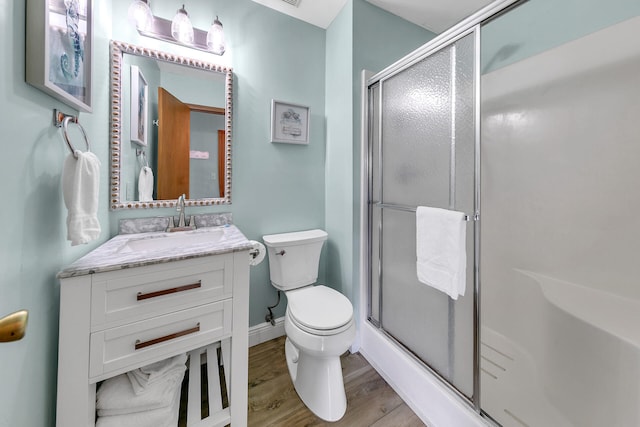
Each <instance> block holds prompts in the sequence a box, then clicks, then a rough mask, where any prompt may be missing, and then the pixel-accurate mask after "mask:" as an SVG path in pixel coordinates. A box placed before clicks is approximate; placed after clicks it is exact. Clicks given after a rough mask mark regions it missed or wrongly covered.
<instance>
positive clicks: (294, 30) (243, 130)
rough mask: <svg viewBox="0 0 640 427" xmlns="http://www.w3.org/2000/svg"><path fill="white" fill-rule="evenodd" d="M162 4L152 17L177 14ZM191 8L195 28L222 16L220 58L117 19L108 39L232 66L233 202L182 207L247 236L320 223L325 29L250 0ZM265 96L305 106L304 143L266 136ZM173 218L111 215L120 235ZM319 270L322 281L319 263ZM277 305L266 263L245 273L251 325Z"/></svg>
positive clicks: (122, 4)
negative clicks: (133, 224)
mask: <svg viewBox="0 0 640 427" xmlns="http://www.w3.org/2000/svg"><path fill="white" fill-rule="evenodd" d="M129 3H130V2H129V0H113V1H112V4H113V12H112V13H113V16H126V12H127V8H128V5H129ZM159 3H160V2H156V3H154V4H153V5H152V7H153V11H154V13H155V14H156V15H158V16H162V17H168V18H171V17H173V15H174V14H175V5H167V4H165V3H163V4H159ZM187 11H188V12H189V15H190V16H191V19H192V22H193V24H194V26H195V27H197V28H201V29H206V28H208V26H209V25H210V19H211V17H212V16H213V15H214V14H217V15H219V17H220V20H221V21H222V23H223V25H224V29H225V36H226V38H227V43H228V47H227V52H226V53H225V54H224V56H222V57H218V56H215V55H211V54H207V53H204V52H199V51H196V50H193V49H187V48H183V47H180V46H177V45H174V44H170V43H164V42H161V41H156V40H152V39H148V38H145V37H141V36H139V35H138V34H137V32H135V31H134V30H132V29H131V28H130V27H129V26H123V25H119V24H117V23H115V22H114V24H113V38H114V39H116V40H121V41H124V42H127V43H132V44H138V45H140V44H144V46H147V47H150V48H153V49H158V50H163V51H168V52H171V53H175V54H178V55H182V56H189V57H195V58H198V59H202V60H204V61H207V62H215V63H220V64H223V65H227V66H231V67H232V68H233V70H234V88H233V92H234V93H233V103H234V105H233V120H234V125H233V131H232V138H233V148H232V155H233V163H232V188H231V195H232V204H231V205H227V206H214V207H202V208H188V211H187V212H188V214H191V213H199V212H232V213H233V218H234V222H235V223H236V224H237V225H238V227H239V228H240V229H241V230H242V231H243V233H244V234H245V235H246V236H247V237H248V238H249V239H253V240H261V237H262V236H263V235H265V234H271V233H281V232H286V231H295V230H302V229H310V228H323V227H324V207H325V204H324V203H325V202H324V188H325V187H324V185H325V184H324V170H325V168H324V167H325V124H324V110H325V96H324V85H323V84H322V83H321V84H318V82H324V80H325V71H324V70H325V60H324V51H325V31H324V30H322V29H320V28H318V27H315V26H312V25H309V24H307V23H304V22H302V21H299V20H296V19H293V18H291V17H289V16H287V15H284V14H281V13H278V12H275V11H273V10H271V9H268V8H265V7H263V6H261V5H258V4H256V3H254V2H252V1H250V0H239V1H234V2H226V1H222V0H218V1H213V2H210V1H205V0H199V1H198V2H193V3H192V4H189V5H187ZM291 34H295V35H296V37H291ZM271 99H277V100H281V101H287V102H292V103H295V104H303V105H308V106H309V107H310V111H311V121H310V123H311V130H310V143H309V145H308V146H301V145H291V144H274V143H271V142H269V139H270V129H271V128H270V114H271ZM191 102H194V101H191ZM197 103H203V102H197ZM169 214H175V211H173V210H170V209H169V210H167V209H155V210H151V211H149V210H143V211H139V212H138V211H136V212H131V211H116V212H114V213H111V214H110V220H111V233H112V234H115V233H116V231H117V220H118V219H120V218H125V217H132V216H156V215H162V216H164V215H169ZM320 274H321V276H322V277H324V269H322V270H321V272H320ZM275 301H276V292H275V290H274V288H273V287H272V286H271V284H270V281H269V271H268V265H267V262H266V261H265V262H263V263H262V264H260V265H258V266H256V267H252V269H251V298H250V319H249V322H250V324H251V325H255V324H259V323H262V322H264V316H265V314H266V312H267V311H266V307H267V305H272V304H274V303H275ZM284 307H285V305H284V304H281V305H280V306H279V307H278V308H277V309H276V311H275V314H276V316H283V315H284Z"/></svg>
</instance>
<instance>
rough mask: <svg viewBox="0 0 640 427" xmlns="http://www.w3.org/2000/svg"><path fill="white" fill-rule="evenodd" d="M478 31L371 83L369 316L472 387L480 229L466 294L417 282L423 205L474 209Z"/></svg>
mask: <svg viewBox="0 0 640 427" xmlns="http://www.w3.org/2000/svg"><path fill="white" fill-rule="evenodd" d="M474 46H475V33H474V32H472V33H469V34H467V35H466V36H464V37H462V38H460V39H458V40H457V41H455V42H453V43H451V44H449V45H447V46H445V47H443V48H441V49H439V50H438V51H436V52H433V53H430V54H429V55H428V56H426V57H425V58H423V59H421V60H419V61H418V62H416V63H414V64H413V65H410V66H409V67H407V68H405V69H403V70H402V71H399V72H397V73H396V74H394V75H392V76H390V77H388V78H386V79H384V80H381V81H380V82H379V83H377V84H376V85H375V86H373V87H371V88H370V96H369V99H370V117H371V119H372V120H371V121H370V125H371V127H370V135H371V143H370V149H371V152H370V162H371V163H370V240H369V241H370V242H371V253H370V261H371V262H370V265H371V274H370V277H371V286H370V301H369V302H370V315H369V318H370V320H371V322H372V323H374V324H376V325H377V326H378V327H379V328H381V329H382V330H384V331H385V332H386V333H387V334H388V335H390V336H391V337H393V338H394V339H395V340H396V341H398V342H399V343H400V344H401V345H402V346H403V347H405V348H406V349H407V350H408V351H409V352H411V353H412V354H413V355H414V356H415V357H417V358H418V359H419V360H421V361H422V362H424V363H425V364H427V365H428V366H429V367H430V368H431V369H433V370H434V371H436V372H437V373H438V374H439V375H440V376H442V377H443V378H444V379H445V380H447V381H448V382H449V383H450V384H451V385H453V386H454V387H455V388H456V389H458V390H459V391H460V392H462V393H463V394H464V395H466V396H467V397H469V398H471V397H472V395H473V391H474V380H473V361H474V348H473V346H474V320H473V319H474V232H475V229H474V227H475V222H474V221H468V222H467V225H466V227H467V286H466V293H465V295H464V297H460V298H458V299H457V300H455V301H454V300H452V299H451V298H449V297H448V296H447V295H446V294H444V293H442V292H440V291H438V290H435V289H433V288H431V287H429V286H427V285H425V284H423V283H420V282H419V281H418V279H417V274H416V218H415V209H416V207H417V206H429V207H437V208H445V209H452V210H456V211H462V212H464V213H465V214H467V215H468V216H469V217H470V218H473V216H474V213H475V210H476V206H475V170H476V169H475V152H476V151H475V147H476V140H475V112H476V111H475V108H474V106H475V99H476V97H475V90H476V86H475V82H474V80H475V55H474Z"/></svg>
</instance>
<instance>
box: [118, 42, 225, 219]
mask: <svg viewBox="0 0 640 427" xmlns="http://www.w3.org/2000/svg"><path fill="white" fill-rule="evenodd" d="M110 47H111V53H110V55H111V61H110V63H111V79H110V90H111V124H110V135H111V138H110V139H111V165H110V166H111V184H110V187H109V198H110V206H111V209H112V210H116V209H136V208H161V207H173V206H176V200H153V201H135V200H125V195H123V191H122V190H123V189H122V180H121V173H122V164H121V161H122V154H123V153H122V146H123V138H122V129H123V120H125V117H123V93H122V79H123V78H125V75H126V70H123V65H124V64H123V54H125V53H126V54H130V55H137V56H141V57H147V58H150V59H154V60H156V61H163V62H168V63H172V64H175V65H180V66H185V67H190V68H193V69H198V70H202V71H210V72H217V73H223V74H224V75H225V100H226V101H225V103H226V105H225V114H224V126H225V155H224V169H225V170H224V194H223V195H221V197H216V198H202V199H186V200H185V206H209V205H220V204H230V203H231V128H232V126H231V117H232V114H231V113H232V88H233V71H232V69H231V68H229V67H224V66H221V65H217V64H213V63H208V62H204V61H200V60H197V59H193V58H186V57H181V56H177V55H174V54H169V53H166V52H161V51H157V50H152V49H148V48H145V47H141V46H135V45H131V44H127V43H124V42H119V41H115V40H112V41H111V43H110ZM123 74H125V75H123ZM125 102H126V100H125Z"/></svg>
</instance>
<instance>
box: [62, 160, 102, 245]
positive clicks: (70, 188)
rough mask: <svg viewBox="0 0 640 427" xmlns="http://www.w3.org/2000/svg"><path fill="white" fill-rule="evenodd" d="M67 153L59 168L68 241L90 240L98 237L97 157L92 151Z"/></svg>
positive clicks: (72, 242) (80, 242) (98, 185)
mask: <svg viewBox="0 0 640 427" xmlns="http://www.w3.org/2000/svg"><path fill="white" fill-rule="evenodd" d="M75 155H76V156H77V159H76V158H75V157H74V155H73V154H69V155H68V156H67V158H66V160H65V161H64V166H63V168H62V196H63V198H64V204H65V206H66V207H67V211H68V213H67V240H70V241H71V245H72V246H75V245H79V244H83V243H89V242H90V241H92V240H95V239H97V238H98V237H99V236H100V222H98V216H97V213H98V191H99V189H100V160H98V158H97V157H96V155H95V154H93V153H91V152H81V151H77V150H76V152H75Z"/></svg>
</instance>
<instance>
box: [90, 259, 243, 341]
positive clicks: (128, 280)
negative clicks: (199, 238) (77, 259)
mask: <svg viewBox="0 0 640 427" xmlns="http://www.w3.org/2000/svg"><path fill="white" fill-rule="evenodd" d="M232 267H233V257H232V255H231V254H225V255H219V256H216V257H204V258H195V259H189V260H184V261H178V262H171V263H165V264H156V265H153V266H146V267H136V268H131V269H126V270H119V271H114V272H107V273H100V274H96V275H95V276H94V278H93V281H92V288H91V331H92V332H95V331H98V330H101V329H106V328H110V327H115V326H120V325H124V324H125V323H129V322H133V321H137V320H144V319H148V318H151V317H154V316H159V315H162V314H166V313H170V312H172V311H177V310H184V309H187V308H190V307H195V306H197V305H202V304H207V303H210V302H214V301H219V300H222V299H225V298H229V297H231V295H232V291H233V290H232V286H233V277H232V276H233V268H232Z"/></svg>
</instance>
